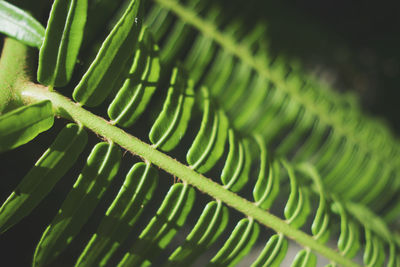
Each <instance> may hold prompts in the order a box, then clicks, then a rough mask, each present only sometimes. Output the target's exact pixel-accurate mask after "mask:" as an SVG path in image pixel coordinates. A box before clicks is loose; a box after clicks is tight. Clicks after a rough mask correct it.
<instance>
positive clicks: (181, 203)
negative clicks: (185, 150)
mask: <svg viewBox="0 0 400 267" xmlns="http://www.w3.org/2000/svg"><path fill="white" fill-rule="evenodd" d="M195 196H196V192H195V190H194V189H193V188H192V187H190V186H188V185H187V184H185V185H184V184H174V185H173V186H172V187H171V188H170V190H169V192H168V194H167V196H166V197H165V199H164V201H163V203H162V204H161V206H160V208H159V209H158V211H157V215H156V216H155V217H153V219H152V220H151V221H150V223H149V224H148V225H147V227H146V228H145V229H144V230H143V232H142V233H141V234H140V236H139V239H138V240H136V242H135V244H134V245H133V246H132V247H131V249H130V250H129V252H127V253H126V254H125V256H124V257H123V259H122V260H121V262H120V263H119V266H149V265H150V264H151V260H154V259H155V258H156V257H157V254H158V253H159V252H160V250H162V249H164V248H165V247H166V246H167V245H168V244H169V242H171V240H172V238H173V237H174V236H175V235H176V233H177V231H178V230H179V229H180V228H181V227H182V225H183V224H184V223H185V221H186V218H187V216H188V214H189V212H190V211H191V210H192V206H193V203H194V201H195Z"/></svg>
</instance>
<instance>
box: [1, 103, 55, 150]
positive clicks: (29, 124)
mask: <svg viewBox="0 0 400 267" xmlns="http://www.w3.org/2000/svg"><path fill="white" fill-rule="evenodd" d="M53 123H54V114H53V110H52V105H51V102H50V101H48V100H44V101H40V102H37V103H35V104H31V105H27V106H23V107H20V108H18V109H15V110H12V111H10V112H8V113H6V114H3V115H2V116H0V152H2V151H6V150H10V149H13V148H16V147H19V146H21V145H23V144H25V143H27V142H29V141H31V140H32V139H33V138H35V137H36V136H37V135H38V134H40V133H41V132H44V131H46V130H48V129H49V128H51V126H53Z"/></svg>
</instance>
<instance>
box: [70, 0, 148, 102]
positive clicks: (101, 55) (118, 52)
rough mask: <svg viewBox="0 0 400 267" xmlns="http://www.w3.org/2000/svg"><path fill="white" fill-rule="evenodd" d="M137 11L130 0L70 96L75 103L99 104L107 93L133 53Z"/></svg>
mask: <svg viewBox="0 0 400 267" xmlns="http://www.w3.org/2000/svg"><path fill="white" fill-rule="evenodd" d="M139 9H140V1H139V0H132V1H131V2H130V4H129V6H128V8H127V9H126V10H125V13H124V14H123V16H122V17H121V19H120V20H119V21H118V23H117V25H115V27H114V28H113V29H112V31H111V33H110V34H109V35H108V36H107V38H106V40H105V41H104V42H103V44H102V46H101V48H100V50H99V52H98V53H97V56H96V58H95V59H94V61H93V62H92V64H91V65H90V67H89V69H88V70H87V72H86V73H85V75H84V76H83V78H82V80H81V81H80V82H79V84H78V85H77V87H76V88H75V89H74V92H73V95H72V96H73V98H74V100H75V101H77V102H79V103H81V104H82V105H86V106H90V107H93V106H97V105H99V104H100V103H101V102H103V101H104V99H105V98H106V97H107V96H108V94H109V93H110V92H111V90H112V88H113V85H114V83H115V82H116V78H117V77H118V74H119V73H121V72H122V71H123V69H124V67H125V65H126V62H127V60H129V59H130V58H131V56H130V55H132V53H133V52H134V50H135V46H136V43H137V37H138V34H139V30H140V26H141V20H138V21H137V20H136V16H137V14H138V12H139Z"/></svg>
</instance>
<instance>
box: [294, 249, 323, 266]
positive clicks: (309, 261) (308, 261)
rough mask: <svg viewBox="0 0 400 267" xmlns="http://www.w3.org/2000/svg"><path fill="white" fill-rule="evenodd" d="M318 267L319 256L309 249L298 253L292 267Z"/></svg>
mask: <svg viewBox="0 0 400 267" xmlns="http://www.w3.org/2000/svg"><path fill="white" fill-rule="evenodd" d="M315 266H317V256H315V254H314V253H312V252H311V250H309V249H303V250H302V251H300V252H299V253H297V255H296V257H295V258H294V261H293V263H292V265H291V267H315Z"/></svg>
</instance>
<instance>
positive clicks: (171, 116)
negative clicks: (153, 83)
mask: <svg viewBox="0 0 400 267" xmlns="http://www.w3.org/2000/svg"><path fill="white" fill-rule="evenodd" d="M193 103H194V92H193V81H192V80H187V79H186V75H184V74H183V72H182V69H181V68H174V70H173V72H172V76H171V82H170V87H169V89H168V95H167V99H166V100H165V102H164V106H163V109H162V111H161V113H160V115H159V116H158V117H157V119H156V121H155V123H154V124H153V127H152V128H151V130H150V133H149V138H150V141H151V142H152V143H153V144H154V146H155V147H159V148H160V149H162V150H164V151H170V150H172V149H173V148H174V147H175V146H176V145H177V144H178V143H179V141H180V140H181V138H182V137H183V136H184V134H185V132H186V129H187V125H188V123H189V120H190V115H191V111H192V106H193Z"/></svg>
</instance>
